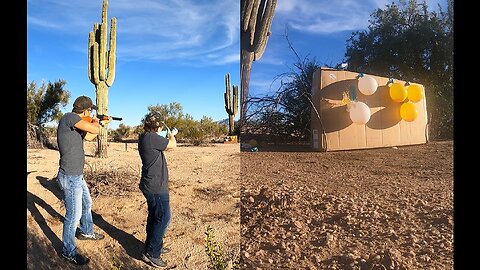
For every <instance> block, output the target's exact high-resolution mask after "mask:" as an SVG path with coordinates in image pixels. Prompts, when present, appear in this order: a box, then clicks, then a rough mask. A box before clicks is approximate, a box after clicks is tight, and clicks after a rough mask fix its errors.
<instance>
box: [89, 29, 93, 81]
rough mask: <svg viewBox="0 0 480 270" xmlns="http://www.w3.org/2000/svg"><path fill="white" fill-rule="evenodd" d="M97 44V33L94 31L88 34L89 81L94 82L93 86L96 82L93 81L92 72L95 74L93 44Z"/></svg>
mask: <svg viewBox="0 0 480 270" xmlns="http://www.w3.org/2000/svg"><path fill="white" fill-rule="evenodd" d="M94 42H95V33H94V32H93V31H92V32H90V33H88V79H89V80H90V82H92V83H93V84H95V82H94V81H93V76H92V72H93V69H92V65H93V63H92V61H93V59H92V54H93V50H92V47H93V43H94Z"/></svg>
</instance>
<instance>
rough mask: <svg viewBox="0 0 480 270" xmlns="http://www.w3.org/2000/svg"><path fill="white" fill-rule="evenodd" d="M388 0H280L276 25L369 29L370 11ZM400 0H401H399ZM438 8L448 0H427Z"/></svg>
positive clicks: (329, 29)
mask: <svg viewBox="0 0 480 270" xmlns="http://www.w3.org/2000/svg"><path fill="white" fill-rule="evenodd" d="M391 2H392V1H387V0H365V1H357V0H343V1H327V0H289V1H278V4H277V8H276V9H275V15H274V20H276V21H277V22H276V25H281V26H284V25H288V26H289V27H291V28H293V29H295V30H298V31H303V32H310V33H315V34H330V33H335V32H342V31H355V30H361V29H366V28H367V26H368V25H369V22H368V21H369V19H370V14H371V13H372V12H373V11H374V10H375V9H377V8H385V6H386V5H387V4H389V3H391ZM397 2H398V1H397ZM426 2H427V5H428V6H429V8H430V9H432V10H436V9H437V5H438V3H441V5H442V6H443V7H445V9H446V0H429V1H426Z"/></svg>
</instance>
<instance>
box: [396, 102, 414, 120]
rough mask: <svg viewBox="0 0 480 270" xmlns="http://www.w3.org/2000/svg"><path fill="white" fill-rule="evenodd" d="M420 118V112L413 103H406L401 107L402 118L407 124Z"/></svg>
mask: <svg viewBox="0 0 480 270" xmlns="http://www.w3.org/2000/svg"><path fill="white" fill-rule="evenodd" d="M417 116H418V110H417V107H416V106H415V104H413V103H412V102H405V103H403V104H402V106H400V117H402V119H403V120H405V121H407V122H412V121H413V120H415V119H416V118H417Z"/></svg>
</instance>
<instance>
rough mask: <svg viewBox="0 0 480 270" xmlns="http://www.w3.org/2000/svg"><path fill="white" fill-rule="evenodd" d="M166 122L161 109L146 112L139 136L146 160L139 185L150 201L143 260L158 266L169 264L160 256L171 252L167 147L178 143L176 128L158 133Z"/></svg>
mask: <svg viewBox="0 0 480 270" xmlns="http://www.w3.org/2000/svg"><path fill="white" fill-rule="evenodd" d="M163 126H165V124H164V122H163V118H162V117H161V116H160V114H159V113H157V112H151V113H149V114H147V115H146V116H145V119H144V130H145V132H143V133H142V134H140V136H139V138H138V153H139V154H140V158H141V160H142V175H141V177H140V184H139V188H140V190H141V191H142V193H143V195H144V196H145V199H146V201H147V210H148V216H147V225H146V233H147V237H146V240H145V248H144V251H143V253H142V260H143V261H145V262H146V263H148V264H152V265H153V266H154V267H166V266H167V263H166V262H164V261H163V260H162V258H161V257H160V255H161V254H165V253H167V252H168V251H169V250H168V248H166V247H164V246H163V237H164V236H165V232H166V231H167V228H168V225H169V224H170V195H169V191H168V168H167V161H166V160H165V155H164V153H163V151H165V150H167V149H169V148H174V147H176V145H177V141H176V139H175V134H176V132H177V131H176V129H174V130H173V131H171V130H170V129H169V128H168V127H167V136H168V139H167V138H165V137H162V136H160V135H159V134H158V132H160V131H161V130H162V129H163Z"/></svg>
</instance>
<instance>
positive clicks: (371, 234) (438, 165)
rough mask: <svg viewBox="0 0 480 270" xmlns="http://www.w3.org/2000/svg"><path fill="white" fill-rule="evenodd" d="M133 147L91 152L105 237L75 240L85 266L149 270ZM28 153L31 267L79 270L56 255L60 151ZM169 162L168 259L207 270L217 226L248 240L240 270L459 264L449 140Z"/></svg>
mask: <svg viewBox="0 0 480 270" xmlns="http://www.w3.org/2000/svg"><path fill="white" fill-rule="evenodd" d="M135 146H136V145H135V144H129V145H128V148H127V149H125V145H124V144H114V143H112V144H111V146H110V148H109V153H110V157H109V158H108V159H107V160H97V159H95V158H93V157H91V156H87V161H88V165H87V166H86V174H85V175H86V177H87V181H88V178H89V179H92V178H94V176H96V178H97V179H98V181H96V182H94V183H92V182H89V184H90V186H91V192H92V196H93V198H94V203H93V212H94V221H95V226H96V229H97V230H99V231H101V232H103V233H104V234H105V235H106V239H105V240H103V241H100V242H85V241H77V243H78V247H79V249H80V250H81V251H82V252H83V253H85V254H86V255H88V256H89V257H90V258H91V259H92V261H91V263H90V264H89V266H88V267H84V269H89V267H90V269H119V268H121V269H149V267H148V266H147V265H146V264H145V263H143V262H142V261H141V260H140V250H141V248H142V243H143V241H144V239H145V233H144V227H145V218H146V205H145V202H144V198H143V196H142V195H141V193H140V192H139V190H138V188H137V184H138V175H139V168H140V159H139V156H138V153H137V151H136V148H135ZM87 149H88V153H90V154H91V153H93V149H94V148H93V146H92V145H89V146H88V147H87ZM290 150H291V149H290ZM27 155H28V168H27V225H28V226H27V264H28V268H29V269H73V267H71V266H70V265H69V264H68V263H66V262H64V261H63V260H62V259H61V258H60V257H59V255H58V253H59V251H60V250H61V230H62V218H63V215H64V209H63V208H62V203H61V201H60V199H59V197H60V195H59V194H60V193H59V190H58V188H57V187H56V185H55V182H54V181H52V179H53V178H54V177H55V175H56V169H57V162H58V152H57V151H53V150H38V149H27ZM167 162H168V163H169V168H170V172H171V178H172V179H171V186H170V187H171V190H172V196H171V200H172V211H173V212H172V214H173V217H172V223H171V227H170V230H169V231H168V233H167V236H166V244H167V246H169V247H171V248H172V253H171V254H169V255H166V256H165V259H166V260H167V261H168V263H169V265H170V267H171V268H175V269H208V266H209V263H208V256H207V255H206V252H205V250H204V248H205V246H204V244H205V240H204V238H205V228H206V226H207V225H211V226H212V227H213V228H214V230H215V233H216V236H217V239H218V241H219V242H221V243H224V244H225V246H226V249H227V250H228V252H230V253H231V254H233V253H235V251H238V246H239V245H240V246H241V250H242V251H241V255H242V257H241V258H242V260H241V265H242V268H241V269H255V270H261V269H362V270H363V269H365V270H366V269H368V270H371V269H453V264H454V263H453V247H454V241H453V142H452V141H446V142H429V143H427V144H423V145H414V146H404V147H393V148H381V149H368V150H354V151H340V152H327V153H319V152H318V153H316V152H301V151H297V152H295V151H267V149H262V148H261V147H259V152H239V145H238V144H215V145H213V146H209V147H179V148H177V149H175V150H173V151H168V152H167ZM120 263H121V264H120ZM120 265H121V267H119V266H120Z"/></svg>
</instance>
